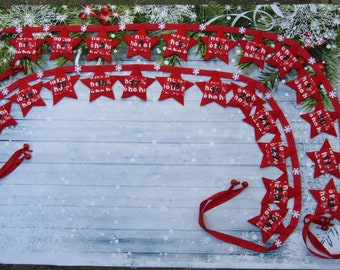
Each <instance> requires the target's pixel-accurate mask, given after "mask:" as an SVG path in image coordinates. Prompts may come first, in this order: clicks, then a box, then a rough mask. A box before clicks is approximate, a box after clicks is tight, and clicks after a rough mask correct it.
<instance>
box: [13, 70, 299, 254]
mask: <svg viewBox="0 0 340 270" xmlns="http://www.w3.org/2000/svg"><path fill="white" fill-rule="evenodd" d="M102 68H103V70H104V71H105V72H117V70H118V71H133V70H135V69H136V68H137V69H139V70H140V71H155V72H164V73H175V72H179V73H180V74H189V75H193V69H192V68H183V67H173V66H155V65H152V64H138V65H132V64H124V65H106V66H103V67H102ZM57 69H58V70H61V71H62V72H64V73H75V72H76V70H75V67H74V66H67V67H62V68H57ZM97 69H98V66H80V67H78V68H77V70H78V74H79V73H80V72H81V73H83V72H95V71H96V70H97ZM55 74H56V68H53V69H49V70H45V71H44V72H43V74H37V73H35V74H31V75H28V76H26V77H23V78H21V79H19V80H17V81H16V82H14V83H12V84H11V85H10V86H9V89H13V90H14V89H16V88H17V87H18V85H19V84H20V83H21V82H22V81H25V82H26V83H29V82H33V81H36V80H40V79H42V78H47V77H51V76H54V75H55ZM216 74H218V76H219V77H220V78H223V79H227V80H231V81H238V82H242V83H245V84H255V88H256V90H259V91H260V92H261V93H262V95H263V96H265V98H266V101H267V102H268V105H269V106H270V107H271V108H272V109H273V110H274V111H280V112H281V113H280V114H279V116H278V118H277V120H278V121H279V122H280V124H281V126H282V127H283V130H285V132H284V133H285V134H284V135H285V137H286V141H287V144H288V146H287V147H288V148H290V149H292V150H294V151H293V152H292V154H291V155H290V156H289V157H290V159H291V165H292V172H291V174H292V176H293V186H294V187H293V189H294V196H293V199H294V206H293V208H292V209H291V210H290V214H291V217H290V221H289V224H288V225H287V226H286V227H285V231H284V233H283V232H280V233H277V234H279V236H278V237H277V238H276V239H275V241H273V242H272V243H271V245H270V246H268V245H267V246H264V245H260V244H257V243H253V242H251V241H248V240H243V239H240V238H235V239H238V241H235V242H237V243H234V244H237V245H239V246H242V247H244V248H248V249H251V250H254V251H260V252H263V251H267V250H272V249H277V248H279V247H281V245H282V244H283V243H284V242H285V241H286V239H287V238H288V237H289V235H290V234H291V233H292V232H293V231H294V230H295V228H296V226H297V224H298V220H299V213H300V211H301V176H300V173H299V171H300V169H299V168H300V165H299V159H298V154H297V151H296V146H295V140H294V136H293V132H292V131H291V130H290V128H289V127H290V126H289V122H288V120H287V118H286V117H285V115H284V113H283V112H282V111H281V109H280V107H279V105H278V104H277V103H276V101H275V99H274V98H273V97H272V96H271V94H270V93H269V92H268V90H267V89H266V88H265V87H264V86H263V85H262V84H261V83H259V82H257V81H256V80H254V79H252V78H249V77H247V76H245V75H238V76H237V80H235V74H234V73H230V72H222V71H214V70H200V72H199V76H210V77H211V76H213V75H216ZM196 76H198V75H196ZM277 135H279V134H277ZM287 158H288V157H287ZM283 173H284V174H287V168H286V166H285V170H284V172H283Z"/></svg>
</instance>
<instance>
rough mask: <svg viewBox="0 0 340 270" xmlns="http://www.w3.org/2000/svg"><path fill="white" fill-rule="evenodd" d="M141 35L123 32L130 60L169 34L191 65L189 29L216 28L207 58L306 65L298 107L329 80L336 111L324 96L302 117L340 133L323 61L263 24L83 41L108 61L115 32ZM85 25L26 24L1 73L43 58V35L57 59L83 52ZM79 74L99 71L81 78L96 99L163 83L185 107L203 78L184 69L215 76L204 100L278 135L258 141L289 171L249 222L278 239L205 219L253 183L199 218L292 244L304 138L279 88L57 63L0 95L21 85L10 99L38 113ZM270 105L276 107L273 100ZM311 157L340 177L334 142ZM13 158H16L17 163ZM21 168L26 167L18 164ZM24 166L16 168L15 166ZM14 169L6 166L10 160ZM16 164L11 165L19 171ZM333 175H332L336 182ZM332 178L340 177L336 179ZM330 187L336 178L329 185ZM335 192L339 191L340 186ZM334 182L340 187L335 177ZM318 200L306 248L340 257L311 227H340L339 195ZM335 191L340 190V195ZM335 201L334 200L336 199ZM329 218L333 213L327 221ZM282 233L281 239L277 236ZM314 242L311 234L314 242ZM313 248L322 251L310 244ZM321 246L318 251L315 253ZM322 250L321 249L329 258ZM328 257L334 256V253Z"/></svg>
mask: <svg viewBox="0 0 340 270" xmlns="http://www.w3.org/2000/svg"><path fill="white" fill-rule="evenodd" d="M16 30H17V28H15V27H11V28H7V29H4V30H2V31H1V32H0V33H1V34H17V31H16ZM122 30H126V31H136V33H135V34H132V35H129V36H124V37H123V38H124V40H125V42H126V43H127V44H128V46H129V49H128V53H127V55H126V57H132V56H134V55H141V56H142V57H144V58H145V59H147V60H151V58H152V55H151V49H152V47H153V46H155V45H156V44H157V43H158V42H159V41H160V40H161V38H163V39H164V41H165V42H166V47H165V51H164V54H163V57H168V56H172V55H177V56H179V57H180V58H182V59H183V60H185V61H187V60H188V57H189V49H190V48H191V47H193V46H195V45H196V44H197V43H198V42H199V41H198V40H196V39H194V38H191V37H189V36H188V34H187V31H200V32H201V31H203V30H204V31H205V32H215V33H216V34H215V36H209V37H204V36H202V37H201V40H202V42H203V43H204V45H205V46H206V47H207V50H206V54H205V56H204V58H203V60H207V59H211V58H215V57H217V58H220V59H221V60H222V61H224V62H226V63H228V53H229V51H230V50H231V49H232V48H234V47H235V46H237V44H239V45H240V47H241V48H242V50H243V54H242V57H241V59H240V62H239V63H240V64H242V63H247V62H253V63H255V64H256V65H257V66H259V67H260V68H263V67H264V65H265V64H268V65H271V66H274V67H277V68H278V71H279V74H280V77H281V78H282V79H284V78H285V76H286V75H287V74H288V73H289V71H291V70H292V69H294V70H297V71H298V76H297V78H296V79H294V80H292V81H289V82H287V83H286V84H287V85H288V86H290V87H291V88H292V89H294V90H295V91H296V95H297V103H300V102H302V101H303V100H305V99H306V98H310V97H312V98H315V99H317V100H318V101H320V100H321V96H320V94H319V88H320V87H321V86H322V87H323V89H324V90H325V92H326V94H327V95H328V97H329V98H330V100H331V102H332V105H333V108H334V111H328V110H326V109H325V108H324V107H323V106H322V105H321V102H318V105H317V107H316V108H315V110H314V111H313V112H311V113H309V114H304V115H302V118H303V119H305V120H306V121H308V122H309V123H310V125H311V138H313V137H315V136H317V135H319V134H320V133H323V132H324V133H328V134H330V135H333V136H337V132H336V129H335V127H334V122H335V121H336V120H338V125H339V127H340V119H339V118H340V116H339V115H340V113H339V112H340V104H339V100H338V98H337V95H336V92H335V91H334V90H333V88H332V86H331V85H330V83H329V81H328V80H327V78H326V76H325V75H324V73H323V70H322V68H320V66H319V65H318V63H317V62H316V61H315V59H314V58H313V57H312V56H311V55H310V54H309V52H308V51H307V50H306V49H305V48H303V47H301V46H300V45H299V44H297V43H296V42H294V41H293V40H290V39H287V38H282V37H281V36H277V35H276V34H273V33H268V32H263V31H259V30H253V29H246V28H244V27H241V28H238V27H229V26H213V25H204V27H202V25H189V24H185V25H178V24H162V25H156V24H143V25H141V24H126V25H125V24H124V25H110V26H86V31H87V32H94V33H96V32H97V33H98V35H97V36H96V37H92V38H84V39H83V40H84V42H85V43H86V44H87V46H88V48H89V54H88V57H87V60H92V59H96V58H101V59H103V60H105V61H106V62H108V63H110V62H111V50H112V49H113V48H114V47H116V46H117V45H118V43H119V42H120V41H119V40H114V39H111V38H109V37H108V33H111V32H116V31H122ZM156 30H166V31H169V30H172V31H174V32H173V33H171V34H168V33H167V34H161V35H160V37H159V38H158V37H153V36H151V35H149V34H148V31H156ZM83 31H84V27H83V26H51V27H49V28H44V27H22V28H21V34H20V35H18V37H17V38H13V39H11V40H10V43H11V44H12V45H13V46H14V47H15V51H16V53H15V55H14V59H13V67H12V68H10V69H8V70H7V71H5V72H4V73H3V74H2V75H0V79H1V80H2V79H5V78H7V77H8V76H10V75H12V74H15V73H17V72H20V70H22V67H21V66H17V65H16V64H14V62H15V61H18V60H21V59H22V58H29V59H31V60H33V61H37V59H38V56H39V55H40V54H41V50H40V47H41V45H42V43H43V42H44V41H46V42H47V43H49V45H50V47H51V55H50V59H54V58H57V57H65V58H66V59H68V60H70V61H74V59H75V57H74V49H75V48H76V47H77V46H78V45H79V43H80V42H82V39H81V38H73V37H71V35H70V34H71V33H72V32H83ZM46 32H50V33H51V34H52V33H54V32H57V33H59V34H58V35H56V36H53V37H47V38H45V39H42V40H41V39H35V38H34V37H33V35H32V33H46ZM226 33H230V34H241V35H247V36H253V39H250V40H245V39H241V40H239V41H231V40H228V39H227V38H226V36H225V34H226ZM265 40H271V41H272V42H274V43H275V46H274V47H270V46H267V45H265V42H264V41H265ZM305 65H309V67H310V68H311V69H312V70H313V73H314V76H311V75H310V74H309V73H307V72H306V71H305V69H304V67H305ZM119 71H131V73H130V75H126V76H120V75H109V74H107V73H110V72H119ZM143 71H156V72H166V73H171V75H170V76H168V77H156V78H148V77H144V76H143V74H142V72H143ZM74 72H77V73H78V75H67V73H74ZM80 72H93V73H94V75H93V77H92V78H91V79H82V80H81V81H82V82H83V83H84V84H85V85H86V86H88V87H89V88H90V101H92V100H94V99H96V98H99V97H100V96H105V97H107V98H111V99H114V93H113V87H114V84H115V83H116V81H118V80H119V81H120V82H121V83H122V84H123V86H124V91H123V95H122V97H121V98H129V97H131V96H137V97H139V98H140V99H142V100H147V94H146V93H147V88H148V86H149V85H150V84H151V83H153V82H154V81H155V80H156V79H157V81H158V83H159V84H160V87H161V89H162V92H161V95H160V97H159V99H160V100H163V99H167V98H173V99H175V100H176V101H178V102H179V103H181V104H182V105H183V104H184V100H185V91H186V90H187V89H188V88H190V87H191V86H193V85H194V82H190V81H186V80H183V78H182V76H181V75H183V74H195V75H199V76H210V80H209V81H206V82H195V83H196V84H197V86H198V87H199V88H200V89H201V91H202V100H201V104H200V105H201V106H205V105H206V104H208V103H211V102H215V103H217V104H219V105H221V106H222V107H224V108H225V107H227V106H230V107H238V108H240V109H241V110H242V112H243V114H244V115H245V117H246V118H245V119H244V121H245V122H247V123H249V124H250V125H252V126H253V127H254V132H255V138H256V140H259V139H260V138H261V137H262V136H263V135H265V134H267V133H272V134H274V138H273V139H272V141H270V142H268V143H263V142H259V143H258V144H259V147H260V149H261V150H262V152H263V160H262V163H261V167H267V166H275V167H278V168H279V169H280V170H281V171H282V172H283V174H282V176H281V177H279V178H278V179H276V180H271V179H263V182H264V185H265V187H266V189H267V193H266V195H265V196H264V198H263V200H262V207H261V212H260V214H259V215H258V216H256V217H254V218H251V219H249V222H250V223H251V224H253V225H254V226H256V227H258V228H259V229H260V230H261V233H262V238H263V242H264V243H266V242H270V240H272V242H271V243H270V244H269V245H268V244H266V245H260V244H257V243H253V242H251V241H248V240H244V239H240V238H236V237H234V236H231V235H227V234H224V233H220V232H217V231H213V230H211V229H209V228H208V227H207V226H206V224H205V219H204V213H205V212H207V211H209V210H210V209H212V208H214V207H217V206H218V205H220V204H222V203H224V202H226V201H228V200H230V199H232V198H234V197H235V196H237V195H238V194H239V193H240V192H242V191H243V190H244V189H245V188H246V187H247V186H248V183H243V185H242V186H241V187H239V188H237V186H238V184H239V182H238V181H236V180H235V181H234V182H233V181H232V185H231V187H230V188H229V189H228V190H226V191H223V192H220V193H218V194H215V195H213V196H211V197H209V198H208V199H206V200H204V201H203V202H202V203H201V205H200V212H199V224H200V225H201V226H202V228H204V229H205V230H207V231H208V232H209V233H211V234H212V235H214V236H215V237H217V238H219V239H221V240H224V241H227V242H230V243H233V244H236V245H239V246H242V247H245V248H249V249H252V250H255V251H266V250H271V249H276V248H279V247H281V245H282V244H283V243H284V241H285V240H286V239H287V238H288V236H289V235H290V234H291V233H292V231H293V230H294V229H295V227H296V226H297V223H298V218H299V215H300V211H301V179H300V169H299V162H298V155H297V153H296V147H295V142H294V138H293V134H292V130H291V128H290V125H289V123H288V121H287V119H286V118H285V116H284V114H283V113H282V111H281V109H280V107H279V106H278V105H277V103H276V102H275V100H274V99H273V98H272V96H271V94H270V93H269V92H268V91H267V89H265V88H264V87H263V86H262V85H261V84H260V83H258V82H257V81H255V80H253V79H251V78H248V77H246V76H243V75H240V74H232V73H227V72H217V71H210V70H198V69H197V68H193V69H192V68H180V67H169V66H160V65H158V64H157V65H148V64H145V65H120V64H116V65H109V64H107V65H103V66H85V65H84V66H67V67H61V68H58V69H51V70H45V71H43V72H39V73H37V74H31V75H28V76H26V77H23V78H21V79H18V80H16V81H15V82H13V83H11V84H10V85H8V86H7V87H6V88H4V89H3V90H2V91H1V92H0V99H3V98H5V97H7V96H8V95H9V94H10V93H12V92H13V91H15V90H17V89H18V91H17V92H16V93H15V94H14V95H12V96H10V97H9V98H8V100H9V101H10V102H13V103H17V104H19V106H20V107H21V110H22V113H23V115H24V116H26V115H27V114H28V112H29V111H30V110H31V109H32V107H33V106H45V103H44V101H43V99H42V98H41V97H40V95H39V94H40V91H41V89H42V88H43V87H45V88H48V89H49V90H51V92H52V96H53V104H54V105H55V104H56V103H58V102H59V101H61V99H62V98H64V97H69V98H74V99H76V98H77V95H76V91H75V89H74V84H75V82H76V81H77V80H78V79H79V77H80V75H79V74H80ZM49 77H54V78H52V79H51V80H50V81H49V82H47V83H45V84H44V85H43V84H42V83H41V82H39V83H37V84H33V82H35V81H36V80H39V79H42V78H49ZM221 78H223V79H224V80H230V81H235V80H237V81H239V82H242V83H243V84H245V85H238V83H235V82H232V83H230V84H229V83H224V82H222V81H221ZM231 90H232V91H233V98H232V99H231V100H230V101H227V98H226V94H227V92H229V91H231ZM256 91H260V92H261V93H262V94H263V96H265V97H266V101H264V100H262V99H261V98H260V97H259V96H257V95H256ZM266 102H267V104H268V105H269V106H270V107H271V110H267V109H266V108H265V106H264V104H265V103H266ZM253 108H255V113H253V114H252V115H250V113H251V111H252V109H253ZM10 109H11V103H7V104H5V105H3V106H2V107H1V108H0V115H1V119H0V120H1V121H0V132H1V130H2V129H3V128H5V127H7V126H10V125H16V124H17V123H16V121H15V120H14V119H13V118H12V117H11V116H10ZM278 123H280V124H281V126H282V129H283V131H284V134H280V130H279V129H278V126H277V125H278ZM283 136H285V138H286V140H285V141H286V145H284V144H283V142H282V140H281V137H283ZM23 149H24V150H22V151H21V150H20V151H19V152H20V153H19V156H20V157H19V160H20V162H21V161H22V160H23V158H22V153H24V158H28V157H30V156H29V155H28V154H27V151H28V147H27V146H26V147H24V148H23ZM307 154H308V156H309V157H310V158H311V159H312V160H313V161H314V162H315V165H316V166H315V174H314V176H315V177H317V176H319V175H321V174H324V173H329V174H332V175H333V176H335V177H338V178H339V177H340V172H339V162H340V153H338V152H335V151H334V150H333V149H332V148H331V146H330V144H329V142H328V141H327V140H326V141H325V143H324V144H323V146H322V148H321V149H320V151H315V152H309V153H307ZM288 158H289V159H290V163H291V165H292V178H293V181H292V182H289V181H288V179H287V165H286V160H287V159H288ZM10 163H11V162H10ZM14 163H15V164H19V163H17V162H14ZM16 166H17V165H15V166H14V167H11V168H13V169H14V168H15V167H16ZM4 167H5V168H6V166H5V165H4ZM11 170H12V169H10V170H7V171H8V172H10V171H11ZM332 181H333V180H332ZM332 183H333V182H332ZM329 185H330V184H329ZM329 185H327V187H326V189H328V190H330V189H331V188H333V189H332V190H334V189H335V187H333V186H332V187H329ZM333 185H334V183H333ZM311 192H312V194H313V196H314V197H315V198H316V200H318V207H317V210H316V212H315V214H314V215H307V217H306V218H305V226H304V229H303V237H304V240H305V242H306V245H307V247H308V248H309V250H311V252H312V253H313V254H315V255H317V256H319V257H325V258H337V257H339V255H332V254H331V255H330V254H329V252H328V251H327V250H325V248H324V247H323V246H322V244H319V243H318V241H317V240H315V239H316V238H315V236H313V235H312V234H311V233H310V231H309V227H310V225H311V224H312V223H315V224H321V225H322V226H324V227H325V228H326V227H327V228H328V227H329V226H331V222H330V221H331V220H332V219H333V218H336V219H339V211H340V210H339V207H338V201H339V198H338V195H336V197H334V196H333V197H329V198H331V200H333V199H334V200H333V201H334V202H333V201H331V202H330V203H331V205H333V204H334V205H335V206H336V207H337V208H336V210H334V209H335V208H334V207H335V206H334V207H333V208H332V209H333V210H334V211H333V210H332V211H331V210H330V211H327V212H325V213H324V212H322V211H321V212H320V211H319V210H320V201H319V200H321V197H320V196H317V195H316V191H311ZM333 193H334V194H338V193H337V192H336V191H334V192H333ZM289 200H294V205H293V207H292V209H287V207H286V206H287V203H288V201H289ZM270 203H275V204H277V205H278V207H279V209H271V208H270V206H269V204H270ZM329 205H330V204H329ZM287 213H290V214H291V216H290V220H289V224H288V225H286V226H285V225H283V219H284V218H286V216H287ZM325 214H327V215H328V216H330V217H328V216H327V217H325V216H324V215H325ZM274 235H277V236H276V237H275V239H273V238H274ZM307 238H308V239H309V240H306V239H307ZM311 245H312V246H314V249H312V248H311ZM315 248H316V249H317V250H319V252H315ZM320 254H321V255H320ZM322 254H326V255H325V256H324V255H322Z"/></svg>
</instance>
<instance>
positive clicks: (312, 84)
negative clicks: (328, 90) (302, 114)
mask: <svg viewBox="0 0 340 270" xmlns="http://www.w3.org/2000/svg"><path fill="white" fill-rule="evenodd" d="M320 83H321V79H320V78H319V77H318V76H311V75H309V74H308V73H307V72H306V71H305V70H303V69H301V70H300V71H299V73H298V77H297V78H296V79H294V80H292V81H289V82H286V84H287V85H288V86H289V87H291V88H292V89H293V90H295V91H296V103H297V104H300V103H301V102H302V101H304V100H305V99H306V98H309V97H311V98H315V99H317V100H318V101H321V99H322V98H321V95H320V92H319V89H318V87H319V85H320Z"/></svg>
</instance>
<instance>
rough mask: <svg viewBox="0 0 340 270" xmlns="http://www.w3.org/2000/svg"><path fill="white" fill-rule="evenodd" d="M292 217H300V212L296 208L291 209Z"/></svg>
mask: <svg viewBox="0 0 340 270" xmlns="http://www.w3.org/2000/svg"><path fill="white" fill-rule="evenodd" d="M292 217H293V218H299V217H300V212H299V211H297V210H293V211H292Z"/></svg>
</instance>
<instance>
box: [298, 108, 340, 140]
mask: <svg viewBox="0 0 340 270" xmlns="http://www.w3.org/2000/svg"><path fill="white" fill-rule="evenodd" d="M301 117H302V118H303V119H304V120H306V121H307V122H308V123H309V124H310V126H311V130H310V137H311V138H314V137H315V136H317V135H319V134H320V133H322V132H325V133H328V134H330V135H333V136H337V134H336V130H335V128H334V121H335V120H337V119H338V120H339V121H340V118H339V117H340V112H331V111H327V110H326V109H325V108H324V107H323V105H322V104H321V103H320V102H319V103H318V104H317V105H316V107H315V109H314V111H313V112H310V113H306V114H302V115H301Z"/></svg>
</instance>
